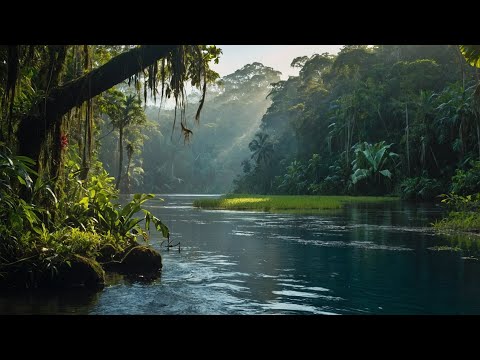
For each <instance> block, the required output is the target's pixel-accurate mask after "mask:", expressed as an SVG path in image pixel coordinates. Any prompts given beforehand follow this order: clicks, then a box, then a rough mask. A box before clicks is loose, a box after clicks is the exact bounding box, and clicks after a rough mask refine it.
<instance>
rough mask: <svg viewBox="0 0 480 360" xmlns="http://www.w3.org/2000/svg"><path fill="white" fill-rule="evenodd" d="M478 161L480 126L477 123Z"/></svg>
mask: <svg viewBox="0 0 480 360" xmlns="http://www.w3.org/2000/svg"><path fill="white" fill-rule="evenodd" d="M477 145H478V159H479V160H480V124H478V123H477Z"/></svg>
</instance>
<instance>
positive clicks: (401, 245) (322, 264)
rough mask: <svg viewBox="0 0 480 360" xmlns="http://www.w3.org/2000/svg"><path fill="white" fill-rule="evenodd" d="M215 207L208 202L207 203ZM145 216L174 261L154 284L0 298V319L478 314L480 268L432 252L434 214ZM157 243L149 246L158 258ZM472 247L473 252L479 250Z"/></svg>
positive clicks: (364, 209)
mask: <svg viewBox="0 0 480 360" xmlns="http://www.w3.org/2000/svg"><path fill="white" fill-rule="evenodd" d="M214 196H215V195H212V197H214ZM162 197H163V198H164V200H165V201H164V202H161V201H160V200H152V201H151V202H150V205H149V206H148V208H149V210H151V211H152V212H153V213H154V214H155V215H156V216H158V217H159V218H161V219H162V220H163V221H164V222H165V223H166V224H167V225H168V226H169V228H170V231H171V233H172V240H173V241H174V242H175V243H177V242H180V246H181V251H180V252H179V251H178V248H174V249H172V250H170V251H166V250H165V249H164V248H163V249H162V255H163V264H164V268H163V272H162V275H161V278H160V279H158V280H155V281H154V282H150V283H142V282H138V281H134V282H132V281H129V280H126V279H123V278H122V277H121V276H113V275H111V276H109V278H108V285H107V286H106V288H105V289H104V290H103V291H101V292H98V293H92V294H88V293H85V292H84V291H83V292H82V291H80V292H79V291H76V292H71V291H70V292H61V293H57V294H52V293H50V292H49V293H38V292H35V293H23V294H5V293H4V294H0V313H1V314H480V262H479V261H476V260H472V259H470V258H468V257H466V256H465V254H464V253H462V252H454V251H437V250H434V249H432V248H433V247H435V246H442V245H448V244H449V242H448V240H447V239H446V238H444V237H442V236H439V235H436V234H435V233H434V232H432V231H431V229H430V228H429V227H428V226H429V224H430V223H431V222H432V221H434V220H435V219H438V218H439V217H441V215H442V213H441V209H440V208H438V207H435V206H433V205H418V204H417V205H412V204H407V203H401V202H398V203H393V204H392V203H386V204H369V205H354V206H350V207H347V208H345V209H342V210H338V211H333V212H328V213H324V214H308V215H300V214H272V213H260V212H248V211H239V212H231V211H215V210H200V209H195V208H193V207H192V206H191V204H192V201H193V200H194V199H197V198H200V197H201V196H200V195H164V196H162ZM160 240H161V238H160V236H158V234H153V236H152V239H151V241H152V244H153V245H154V246H155V247H156V248H158V249H160ZM479 241H480V240H479Z"/></svg>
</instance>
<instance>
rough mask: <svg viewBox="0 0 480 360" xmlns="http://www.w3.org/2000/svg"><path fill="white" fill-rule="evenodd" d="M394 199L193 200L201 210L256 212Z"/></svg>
mask: <svg viewBox="0 0 480 360" xmlns="http://www.w3.org/2000/svg"><path fill="white" fill-rule="evenodd" d="M397 200H398V198H396V197H376V196H314V195H227V196H224V197H222V198H220V199H202V200H195V201H194V202H193V206H195V207H199V208H203V209H226V210H256V211H293V212H297V211H303V210H305V211H314V210H334V209H340V208H342V207H343V206H344V205H345V204H352V203H378V202H386V201H397Z"/></svg>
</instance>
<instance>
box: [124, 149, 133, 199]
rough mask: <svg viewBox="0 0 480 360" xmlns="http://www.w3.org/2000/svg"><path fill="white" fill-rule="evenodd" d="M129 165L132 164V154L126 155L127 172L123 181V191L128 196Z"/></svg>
mask: <svg viewBox="0 0 480 360" xmlns="http://www.w3.org/2000/svg"><path fill="white" fill-rule="evenodd" d="M131 164H132V154H131V153H128V159H127V171H126V172H125V179H126V181H125V182H126V186H125V191H126V193H127V194H130V165H131Z"/></svg>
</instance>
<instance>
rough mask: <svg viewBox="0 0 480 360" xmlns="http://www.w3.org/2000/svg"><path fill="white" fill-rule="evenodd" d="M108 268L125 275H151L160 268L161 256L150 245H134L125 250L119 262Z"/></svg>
mask: <svg viewBox="0 0 480 360" xmlns="http://www.w3.org/2000/svg"><path fill="white" fill-rule="evenodd" d="M109 268H110V269H111V270H114V271H118V272H120V273H122V274H126V275H145V276H151V275H152V274H156V273H158V272H159V271H160V270H161V269H162V256H161V255H160V253H159V252H158V251H156V250H154V249H152V248H150V247H147V246H142V245H140V246H135V247H133V248H130V249H129V250H127V251H126V252H125V255H124V256H123V260H122V261H121V262H118V263H116V264H115V265H114V266H113V267H112V266H110V267H109Z"/></svg>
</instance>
